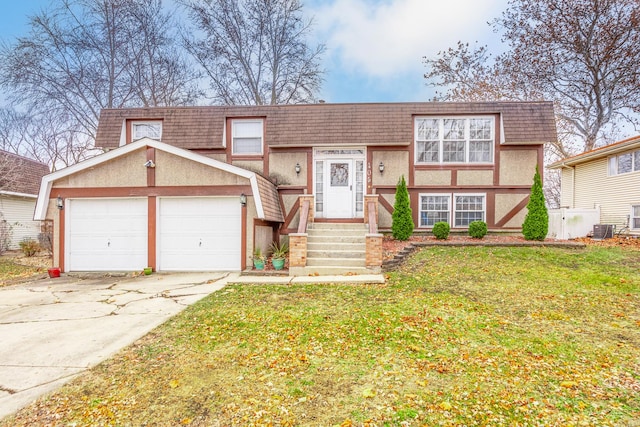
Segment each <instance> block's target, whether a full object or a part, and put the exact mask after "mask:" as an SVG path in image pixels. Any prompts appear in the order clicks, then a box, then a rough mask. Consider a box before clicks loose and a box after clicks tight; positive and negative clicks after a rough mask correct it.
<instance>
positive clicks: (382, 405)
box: [1, 247, 640, 426]
mask: <svg viewBox="0 0 640 427" xmlns="http://www.w3.org/2000/svg"><path fill="white" fill-rule="evenodd" d="M638 265H639V260H638V253H637V252H633V251H623V250H621V249H619V248H597V247H592V248H588V249H586V250H584V251H576V250H563V249H554V248H448V247H435V248H425V249H422V250H420V251H419V252H417V253H415V254H414V255H413V256H412V257H411V258H410V259H409V260H408V261H407V262H406V263H405V264H404V265H403V266H402V267H401V269H399V270H398V271H396V272H394V273H392V274H391V275H390V277H389V280H388V282H387V283H386V284H385V285H368V286H364V285H300V286H230V287H227V288H225V289H223V290H222V291H220V292H217V293H215V294H213V295H211V296H210V297H208V298H206V299H204V300H202V301H201V302H200V303H198V304H196V305H194V306H192V307H190V308H189V309H187V310H186V311H185V312H184V313H183V314H181V315H180V316H177V317H175V318H173V319H172V320H170V321H169V322H167V323H165V324H164V325H162V326H161V327H160V328H158V329H157V330H155V331H154V332H153V333H152V334H150V335H148V336H146V337H145V338H143V339H142V340H140V341H139V342H137V343H136V344H135V345H133V346H132V347H129V348H127V349H125V350H124V351H122V352H120V353H119V354H118V355H117V356H116V357H114V358H113V359H111V360H109V361H107V362H105V363H103V364H101V365H99V366H98V367H96V368H95V369H93V370H91V371H89V372H88V373H87V374H86V375H82V376H81V377H79V378H78V379H77V380H75V381H73V382H72V383H71V384H69V385H67V386H65V387H64V388H63V389H62V390H61V391H59V392H57V393H55V394H53V395H51V396H48V397H47V398H44V399H41V400H39V401H38V402H36V403H35V404H33V405H31V406H29V407H27V408H25V409H24V410H22V411H20V412H19V413H18V414H17V415H16V417H13V418H10V419H8V420H5V421H4V422H3V423H2V424H1V425H3V426H9V425H11V426H19V425H61V426H62V425H139V424H141V423H143V422H144V423H146V424H148V425H229V426H231V425H238V426H245V425H254V426H258V425H280V426H293V425H309V426H351V425H367V426H374V425H375V426H401V425H402V426H408V425H409V426H413V425H415V426H422V425H429V426H431V425H469V426H471V425H522V426H526V425H602V426H606V425H625V423H629V424H630V425H632V424H631V423H633V422H634V420H637V419H638V418H640V363H639V360H640V292H639V285H640V272H639V271H638Z"/></svg>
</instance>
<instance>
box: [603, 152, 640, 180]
mask: <svg viewBox="0 0 640 427" xmlns="http://www.w3.org/2000/svg"><path fill="white" fill-rule="evenodd" d="M637 171H640V150H636V151H633V152H631V153H622V154H618V155H616V156H611V157H609V175H610V176H613V175H621V174H624V173H630V172H637Z"/></svg>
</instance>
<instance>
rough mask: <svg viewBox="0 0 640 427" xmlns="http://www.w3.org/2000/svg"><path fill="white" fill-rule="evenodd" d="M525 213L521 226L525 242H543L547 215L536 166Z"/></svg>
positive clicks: (547, 226)
mask: <svg viewBox="0 0 640 427" xmlns="http://www.w3.org/2000/svg"><path fill="white" fill-rule="evenodd" d="M527 211H528V212H527V216H526V217H525V218H524V223H523V224H522V234H523V235H524V238H525V239H527V240H544V239H545V238H546V237H547V232H548V231H549V213H548V212H547V206H546V205H545V201H544V193H543V191H542V179H541V178H540V173H539V172H538V167H537V166H536V173H535V175H534V176H533V186H532V187H531V196H530V198H529V203H528V204H527Z"/></svg>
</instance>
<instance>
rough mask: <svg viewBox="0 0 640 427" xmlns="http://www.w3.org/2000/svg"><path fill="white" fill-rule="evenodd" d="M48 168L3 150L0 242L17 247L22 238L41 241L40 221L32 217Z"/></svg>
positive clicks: (0, 158) (0, 159)
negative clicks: (39, 237)
mask: <svg viewBox="0 0 640 427" xmlns="http://www.w3.org/2000/svg"><path fill="white" fill-rule="evenodd" d="M48 173H49V167H48V166H47V165H45V164H43V163H40V162H37V161H35V160H31V159H28V158H26V157H22V156H18V155H16V154H12V153H9V152H7V151H3V150H0V239H3V240H4V239H7V240H6V242H2V241H0V245H7V246H8V249H18V247H19V243H20V241H21V240H23V239H27V238H31V239H35V240H38V235H39V234H40V222H39V221H34V220H33V212H34V208H35V206H36V199H37V194H38V189H39V188H40V181H41V180H42V177H43V176H45V175H46V174H48Z"/></svg>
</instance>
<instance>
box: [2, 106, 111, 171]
mask: <svg viewBox="0 0 640 427" xmlns="http://www.w3.org/2000/svg"><path fill="white" fill-rule="evenodd" d="M70 122H71V120H69V119H68V118H67V117H65V116H61V115H60V114H59V113H57V112H46V111H45V112H37V111H29V112H27V113H19V112H17V111H16V110H13V109H0V149H1V150H4V151H7V152H10V153H15V154H18V155H20V156H24V157H28V158H31V159H35V160H37V161H39V162H41V163H44V164H47V165H49V166H50V167H51V169H52V170H57V169H60V168H61V167H65V166H70V165H73V164H75V163H77V162H79V161H80V160H83V159H85V158H88V157H91V156H92V155H95V154H97V153H98V152H99V151H98V150H95V149H94V148H93V147H92V140H91V138H90V137H89V136H87V135H86V134H85V133H84V132H82V131H77V130H75V129H74V128H73V127H71V126H69V123H70Z"/></svg>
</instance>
